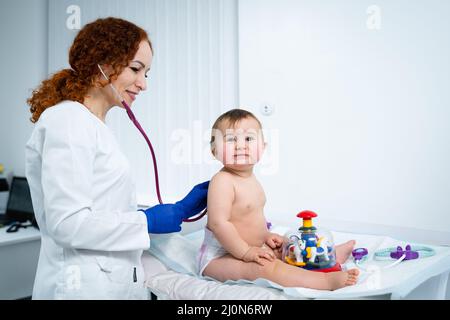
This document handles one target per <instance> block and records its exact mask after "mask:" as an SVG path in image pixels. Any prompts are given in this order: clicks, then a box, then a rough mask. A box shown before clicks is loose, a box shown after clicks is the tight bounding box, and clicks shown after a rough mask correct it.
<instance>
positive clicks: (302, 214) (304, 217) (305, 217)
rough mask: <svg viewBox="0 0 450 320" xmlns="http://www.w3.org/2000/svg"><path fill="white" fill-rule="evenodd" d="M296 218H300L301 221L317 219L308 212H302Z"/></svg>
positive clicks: (312, 213) (315, 215) (313, 214)
mask: <svg viewBox="0 0 450 320" xmlns="http://www.w3.org/2000/svg"><path fill="white" fill-rule="evenodd" d="M297 217H298V218H302V219H311V218H315V217H317V214H316V213H315V212H313V211H310V210H304V211H300V212H299V213H298V214H297Z"/></svg>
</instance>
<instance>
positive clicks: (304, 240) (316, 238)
mask: <svg viewBox="0 0 450 320" xmlns="http://www.w3.org/2000/svg"><path fill="white" fill-rule="evenodd" d="M297 217H299V218H301V219H303V224H302V225H301V226H300V228H298V231H294V232H288V233H287V234H286V238H287V240H286V242H285V243H284V244H283V256H282V257H283V261H285V262H286V263H289V264H291V265H293V266H297V267H300V268H304V269H307V270H312V271H320V272H333V271H340V270H342V268H341V265H340V264H339V263H338V262H336V251H335V249H334V242H333V236H332V235H331V233H330V232H329V231H327V230H324V229H322V228H320V229H317V228H316V227H314V226H313V222H312V219H313V218H315V217H317V214H316V213H314V212H313V211H309V210H305V211H301V212H300V213H299V214H297Z"/></svg>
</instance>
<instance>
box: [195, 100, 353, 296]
mask: <svg viewBox="0 0 450 320" xmlns="http://www.w3.org/2000/svg"><path fill="white" fill-rule="evenodd" d="M264 148H265V143H264V142H263V134H262V130H261V123H260V122H259V120H258V119H257V118H256V117H255V116H254V115H253V114H252V113H250V112H248V111H245V110H242V109H233V110H230V111H228V112H226V113H224V114H223V115H221V116H220V117H219V118H218V119H217V120H216V122H215V123H214V125H213V129H212V135H211V151H212V153H213V155H214V156H215V157H216V159H218V160H219V161H220V162H222V164H223V168H222V169H221V170H220V171H219V172H218V173H217V174H216V175H214V177H213V178H212V179H211V182H210V184H209V189H208V222H207V225H206V228H205V238H204V241H203V244H202V246H201V248H200V252H199V255H198V263H199V272H200V275H204V276H209V277H212V278H214V279H217V280H219V281H222V282H223V281H226V280H239V279H246V280H250V281H253V280H255V279H257V278H264V279H268V280H270V281H273V282H276V283H278V284H280V285H282V286H284V287H307V288H314V289H325V290H335V289H338V288H341V287H344V286H349V285H353V284H355V283H356V281H357V278H358V274H359V272H358V270H357V269H351V270H348V271H345V272H344V271H338V272H330V273H322V272H314V271H308V270H305V269H302V268H298V267H295V266H292V265H289V264H287V263H284V262H283V261H282V260H280V258H281V249H282V244H283V240H284V238H283V237H282V236H280V235H278V234H275V233H271V232H269V230H268V229H267V225H266V219H265V217H264V213H263V209H264V204H265V202H266V197H265V194H264V190H263V188H262V186H261V185H260V184H259V182H258V180H257V179H256V177H255V175H254V174H253V167H254V165H255V164H256V163H257V162H258V161H259V160H260V159H261V156H262V154H263V151H264ZM354 244H355V242H354V241H349V242H347V243H345V244H342V245H340V246H336V260H337V262H339V263H344V262H345V260H346V259H347V257H348V256H349V254H350V252H351V250H352V249H353V246H354Z"/></svg>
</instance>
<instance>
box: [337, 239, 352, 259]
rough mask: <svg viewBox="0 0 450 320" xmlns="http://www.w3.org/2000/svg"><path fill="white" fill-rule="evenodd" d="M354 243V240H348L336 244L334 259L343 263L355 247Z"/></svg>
mask: <svg viewBox="0 0 450 320" xmlns="http://www.w3.org/2000/svg"><path fill="white" fill-rule="evenodd" d="M355 243H356V241H355V240H350V241H347V242H345V243H342V244H339V245H336V246H335V249H336V261H337V262H339V263H340V264H344V263H345V261H347V259H348V257H349V256H350V254H351V253H352V250H353V248H354V247H355Z"/></svg>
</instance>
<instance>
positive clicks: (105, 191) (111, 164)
mask: <svg viewBox="0 0 450 320" xmlns="http://www.w3.org/2000/svg"><path fill="white" fill-rule="evenodd" d="M26 176H27V178H28V182H29V185H30V191H31V197H32V199H33V207H34V211H35V215H36V220H37V222H38V225H39V227H40V232H41V251H40V256H39V263H38V268H37V272H36V278H35V283H34V289H33V299H146V298H148V292H147V290H146V289H145V288H144V280H145V279H144V272H143V267H142V263H141V255H142V253H143V250H144V249H148V248H149V247H150V238H149V235H148V233H147V219H146V217H145V215H144V214H143V213H141V212H138V211H136V210H137V205H136V196H135V185H134V182H133V180H132V178H131V174H130V167H129V163H128V161H127V159H126V158H125V156H124V155H123V154H122V152H121V151H120V149H119V147H118V144H117V142H116V140H115V138H114V136H113V134H112V132H111V131H110V129H109V128H108V127H107V126H106V125H105V124H104V123H103V122H102V121H101V120H100V119H98V118H97V117H96V116H94V115H93V114H92V113H91V112H90V111H89V110H88V109H87V108H86V107H85V106H83V105H82V104H80V103H78V102H73V101H64V102H61V103H59V104H57V105H56V106H53V107H50V108H48V109H46V110H45V111H44V112H43V113H42V115H41V117H40V119H39V121H38V122H37V123H36V124H35V128H34V130H33V133H32V135H31V138H30V139H29V141H28V143H27V145H26Z"/></svg>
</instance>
